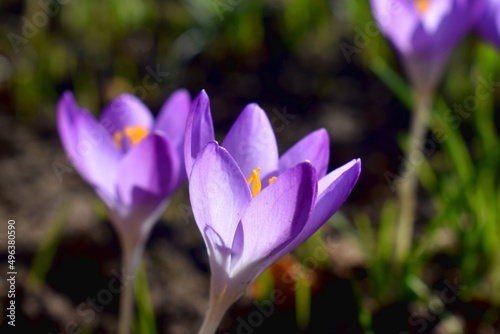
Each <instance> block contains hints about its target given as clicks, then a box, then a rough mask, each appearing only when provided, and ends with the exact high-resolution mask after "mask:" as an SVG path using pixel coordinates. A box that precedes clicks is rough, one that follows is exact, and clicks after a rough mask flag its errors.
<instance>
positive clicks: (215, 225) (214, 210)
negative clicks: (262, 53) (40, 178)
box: [185, 91, 361, 333]
mask: <svg viewBox="0 0 500 334" xmlns="http://www.w3.org/2000/svg"><path fill="white" fill-rule="evenodd" d="M213 133H214V131H213V125H212V120H211V115H210V107H209V101H208V96H207V95H206V93H205V92H204V91H202V92H201V93H200V94H199V95H198V96H197V97H196V99H195V101H193V105H192V108H191V112H190V115H189V117H188V123H187V127H186V142H185V150H186V152H185V158H186V167H187V169H188V174H189V178H190V185H189V193H190V199H191V205H192V209H193V214H194V217H195V220H196V223H197V225H198V228H199V229H200V231H201V233H202V235H203V239H204V241H205V244H206V246H207V250H208V254H209V261H210V268H211V275H212V276H211V289H210V291H211V292H210V302H209V303H210V308H209V313H208V314H207V318H206V319H205V323H204V328H205V327H207V326H209V324H207V322H208V323H210V322H215V323H216V325H217V324H218V320H220V317H221V316H222V314H223V313H224V312H225V311H226V310H227V309H228V308H229V306H230V305H231V304H232V303H233V302H234V301H235V300H236V299H237V298H238V297H239V296H240V295H241V294H242V293H243V292H244V291H245V290H246V288H247V287H248V286H249V284H251V283H252V282H253V281H254V280H255V279H256V278H257V277H258V276H259V275H260V274H261V273H263V272H264V271H265V270H266V269H267V268H268V267H269V266H270V265H271V264H273V263H274V262H275V261H276V260H278V259H279V258H280V257H282V256H283V255H284V254H286V253H287V252H289V251H291V250H293V249H294V248H295V247H297V246H298V245H299V244H300V243H302V242H303V241H304V240H306V239H307V238H309V237H310V236H311V235H312V234H313V233H314V232H315V231H316V230H318V228H319V227H321V225H323V224H324V223H325V222H326V221H327V220H328V219H329V218H330V217H331V216H332V215H333V214H334V213H335V212H336V211H337V210H338V209H339V207H340V206H341V204H342V203H343V202H344V201H345V200H346V198H347V196H349V194H350V193H351V190H352V188H353V187H354V185H355V184H356V181H357V180H358V177H359V173H360V171H361V161H360V160H359V159H356V160H352V161H351V162H349V163H347V164H346V165H344V166H342V167H340V168H338V169H336V170H334V171H333V172H331V173H329V174H328V175H326V172H327V168H328V162H329V139H328V135H327V133H326V131H325V130H324V129H321V130H318V131H316V132H313V133H311V134H310V135H308V136H306V137H305V138H303V139H302V140H301V141H299V142H298V143H297V144H295V145H294V146H293V147H292V148H290V149H289V150H288V151H287V152H286V153H285V154H283V155H282V156H281V158H280V157H279V156H278V149H277V144H276V139H275V136H274V132H273V130H272V126H271V123H270V122H269V119H268V118H267V116H266V114H265V112H264V111H263V110H262V109H261V108H260V107H259V106H258V105H256V104H250V105H248V106H247V107H246V108H245V109H244V110H243V111H242V113H241V114H240V116H239V117H238V119H237V120H236V121H235V123H234V124H233V126H232V128H231V129H230V131H229V133H228V134H227V136H226V138H225V140H224V142H223V144H222V147H221V146H219V145H218V144H217V142H215V141H213ZM207 141H208V144H207ZM200 151H201V152H200ZM190 166H192V168H190ZM214 319H218V320H214ZM212 327H213V326H212ZM202 332H203V333H205V332H206V333H208V332H210V330H206V329H204V330H203V331H202Z"/></svg>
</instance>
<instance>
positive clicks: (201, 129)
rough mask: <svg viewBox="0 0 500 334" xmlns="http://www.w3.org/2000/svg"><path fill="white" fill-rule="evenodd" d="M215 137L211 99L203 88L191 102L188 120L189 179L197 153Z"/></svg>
mask: <svg viewBox="0 0 500 334" xmlns="http://www.w3.org/2000/svg"><path fill="white" fill-rule="evenodd" d="M214 139H215V134H214V124H213V122H212V114H211V112H210V100H209V98H208V95H207V93H206V92H205V90H202V91H201V92H200V93H199V94H198V95H197V96H196V97H195V99H194V101H193V103H192V104H191V110H190V111H189V114H188V118H187V122H186V134H185V141H184V161H185V165H186V172H187V176H188V179H190V174H191V169H192V168H193V163H194V161H195V159H196V157H197V155H198V154H199V153H200V152H201V151H202V150H203V148H204V147H205V145H206V144H207V143H208V142H209V141H211V140H214Z"/></svg>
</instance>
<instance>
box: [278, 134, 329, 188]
mask: <svg viewBox="0 0 500 334" xmlns="http://www.w3.org/2000/svg"><path fill="white" fill-rule="evenodd" d="M306 160H308V161H310V162H311V163H312V164H313V166H314V167H315V168H316V176H317V178H318V179H320V178H322V177H323V176H325V175H326V172H327V171H328V162H329V161H330V138H329V137H328V133H327V132H326V130H325V129H319V130H317V131H314V132H312V133H310V134H309V135H307V136H306V137H304V138H302V139H301V140H300V141H299V142H298V143H296V144H295V145H294V146H292V147H291V148H290V149H289V150H288V151H286V152H285V154H283V155H282V156H281V157H280V160H279V173H280V174H281V173H283V172H284V171H286V170H287V169H289V168H291V167H293V166H295V165H296V164H298V163H301V162H304V161H306Z"/></svg>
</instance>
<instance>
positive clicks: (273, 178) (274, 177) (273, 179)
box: [269, 176, 277, 184]
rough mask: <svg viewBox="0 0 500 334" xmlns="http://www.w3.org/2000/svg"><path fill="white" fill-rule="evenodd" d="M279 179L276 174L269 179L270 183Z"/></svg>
mask: <svg viewBox="0 0 500 334" xmlns="http://www.w3.org/2000/svg"><path fill="white" fill-rule="evenodd" d="M276 179H277V177H276V176H273V177H272V178H270V179H269V184H271V183H273V182H274V181H275V180H276Z"/></svg>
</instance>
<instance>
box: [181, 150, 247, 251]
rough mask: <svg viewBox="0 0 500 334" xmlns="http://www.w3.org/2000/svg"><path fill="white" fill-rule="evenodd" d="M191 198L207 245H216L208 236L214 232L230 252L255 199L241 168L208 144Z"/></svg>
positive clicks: (197, 168)
mask: <svg viewBox="0 0 500 334" xmlns="http://www.w3.org/2000/svg"><path fill="white" fill-rule="evenodd" d="M189 194H190V199H191V206H192V209H193V214H194V217H195V219H196V223H197V224H198V228H199V229H200V231H201V232H202V234H203V237H204V239H205V242H206V243H207V244H209V243H211V242H212V241H214V240H210V238H209V237H207V234H206V233H207V231H215V232H210V233H212V234H213V233H217V234H218V238H220V242H222V243H223V244H224V245H225V247H226V248H228V249H230V248H231V245H232V243H233V237H234V234H235V231H236V227H237V226H238V222H239V221H240V219H241V217H242V216H243V212H244V211H245V209H246V207H247V206H248V204H249V203H250V201H251V200H252V195H251V193H250V188H249V187H248V185H247V183H246V180H245V177H244V176H243V174H242V173H241V170H240V169H239V168H238V165H237V164H236V162H235V161H234V159H233V158H232V157H231V155H230V154H229V153H228V152H227V151H226V150H225V149H224V148H222V147H220V146H219V144H217V142H215V141H211V142H209V143H208V144H207V145H206V147H205V149H204V150H203V151H202V152H201V153H200V154H199V156H198V158H197V159H196V162H195V164H194V166H193V170H192V172H191V179H190V182H189ZM211 256H217V254H211Z"/></svg>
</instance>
